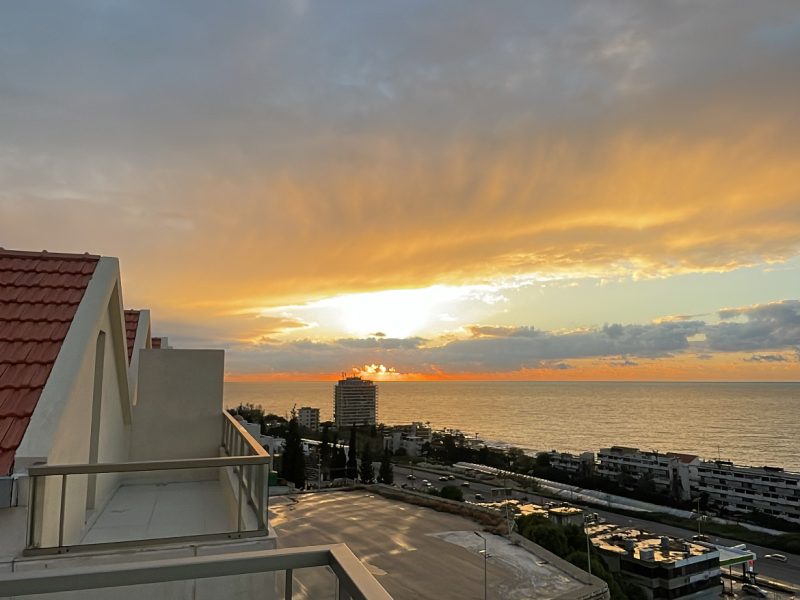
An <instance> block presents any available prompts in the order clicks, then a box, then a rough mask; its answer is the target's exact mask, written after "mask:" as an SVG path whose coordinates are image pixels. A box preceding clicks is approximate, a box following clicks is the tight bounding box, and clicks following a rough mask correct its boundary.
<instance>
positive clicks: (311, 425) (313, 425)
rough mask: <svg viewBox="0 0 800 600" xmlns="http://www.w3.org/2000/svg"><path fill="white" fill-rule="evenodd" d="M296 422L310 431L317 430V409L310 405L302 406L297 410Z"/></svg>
mask: <svg viewBox="0 0 800 600" xmlns="http://www.w3.org/2000/svg"><path fill="white" fill-rule="evenodd" d="M297 422H298V423H299V424H300V427H305V428H306V429H310V430H311V431H318V430H319V409H318V408H312V407H310V406H303V407H301V408H300V410H298V411H297Z"/></svg>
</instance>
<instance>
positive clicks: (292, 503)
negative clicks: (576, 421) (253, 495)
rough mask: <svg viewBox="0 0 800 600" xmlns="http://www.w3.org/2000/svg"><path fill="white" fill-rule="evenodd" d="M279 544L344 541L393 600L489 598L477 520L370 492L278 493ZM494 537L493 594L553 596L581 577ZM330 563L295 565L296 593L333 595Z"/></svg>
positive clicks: (274, 520) (518, 599)
mask: <svg viewBox="0 0 800 600" xmlns="http://www.w3.org/2000/svg"><path fill="white" fill-rule="evenodd" d="M276 501H277V502H280V503H281V504H278V505H276V504H275V503H273V505H272V507H271V509H272V515H271V524H272V526H273V527H274V528H275V530H276V532H277V534H278V547H281V548H286V547H294V546H304V545H309V544H327V543H337V542H344V543H346V544H347V545H348V546H349V547H350V549H351V550H352V551H353V552H354V553H355V554H356V556H358V557H359V558H360V559H361V560H362V561H363V562H364V564H365V566H366V567H367V568H368V569H369V570H370V572H372V574H373V575H374V576H375V577H376V579H377V580H378V581H379V582H380V583H381V585H383V586H384V587H385V588H386V590H387V591H388V592H389V594H391V595H392V597H393V598H394V599H395V600H418V599H419V598H434V599H437V600H448V599H452V600H472V599H474V600H478V599H481V598H483V593H484V590H483V586H484V559H483V555H482V554H481V553H480V551H482V550H483V541H482V540H481V539H480V538H479V537H477V536H476V535H474V534H473V533H472V532H473V531H476V530H477V531H480V526H478V525H477V524H476V523H474V522H473V521H471V520H469V519H466V518H464V517H459V516H456V515H451V514H446V513H439V512H436V511H434V510H431V509H427V508H422V507H419V506H414V505H411V504H404V503H402V502H395V501H391V500H387V499H385V498H382V497H380V496H374V495H372V494H369V493H367V492H363V491H357V492H328V493H325V492H323V493H318V494H308V495H303V496H299V497H297V498H294V499H291V498H282V499H280V500H278V499H276ZM482 535H486V537H487V538H488V548H489V559H488V563H487V567H488V569H487V570H488V588H489V589H488V597H489V598H503V599H508V600H522V599H524V598H537V600H547V599H549V598H554V597H555V596H558V595H560V594H562V593H564V592H567V591H570V590H572V589H578V588H580V587H581V586H582V584H581V583H580V582H578V581H576V580H574V579H572V578H571V577H569V576H568V575H567V574H565V573H564V572H562V571H560V570H558V569H557V568H555V567H553V566H552V565H549V564H546V563H544V562H543V561H542V560H540V559H538V558H537V557H536V556H534V555H531V554H529V553H527V552H525V551H524V550H522V549H520V548H518V547H516V546H513V545H512V544H510V543H509V542H508V541H506V540H505V539H504V538H502V537H499V536H492V535H490V534H482ZM333 581H334V580H333V577H332V575H330V573H327V572H326V570H325V569H309V570H307V571H306V572H300V571H298V572H296V573H295V594H296V597H297V598H333Z"/></svg>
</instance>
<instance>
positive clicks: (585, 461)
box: [547, 450, 595, 477]
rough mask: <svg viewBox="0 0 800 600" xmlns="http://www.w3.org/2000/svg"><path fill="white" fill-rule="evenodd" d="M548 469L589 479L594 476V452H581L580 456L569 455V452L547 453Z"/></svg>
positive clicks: (553, 451)
mask: <svg viewBox="0 0 800 600" xmlns="http://www.w3.org/2000/svg"><path fill="white" fill-rule="evenodd" d="M547 458H548V461H549V463H550V467H551V468H553V469H558V470H559V471H564V472H566V473H570V474H573V475H577V476H581V477H589V476H591V475H592V474H594V469H595V457H594V452H582V453H581V454H570V453H569V452H557V451H555V450H551V451H550V452H548V453H547Z"/></svg>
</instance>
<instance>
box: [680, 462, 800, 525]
mask: <svg viewBox="0 0 800 600" xmlns="http://www.w3.org/2000/svg"><path fill="white" fill-rule="evenodd" d="M696 469H697V475H696V480H695V481H694V490H695V493H696V495H697V496H699V495H701V494H704V493H705V494H708V498H709V502H710V503H711V504H716V505H717V506H718V507H722V508H725V509H726V510H729V511H734V512H740V513H748V512H752V511H759V512H762V513H764V514H767V515H771V516H773V517H779V518H781V519H786V520H789V521H794V522H796V523H798V522H800V473H792V472H789V471H784V470H783V469H781V468H779V467H746V466H739V465H734V464H733V463H731V462H728V461H702V462H700V463H699V464H698V465H697V466H696Z"/></svg>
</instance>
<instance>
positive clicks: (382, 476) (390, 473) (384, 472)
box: [378, 449, 394, 485]
mask: <svg viewBox="0 0 800 600" xmlns="http://www.w3.org/2000/svg"><path fill="white" fill-rule="evenodd" d="M378 483H385V484H386V485H392V484H393V483H394V469H393V468H392V453H391V452H390V451H389V450H388V449H386V450H384V451H383V459H382V460H381V467H380V469H378Z"/></svg>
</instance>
